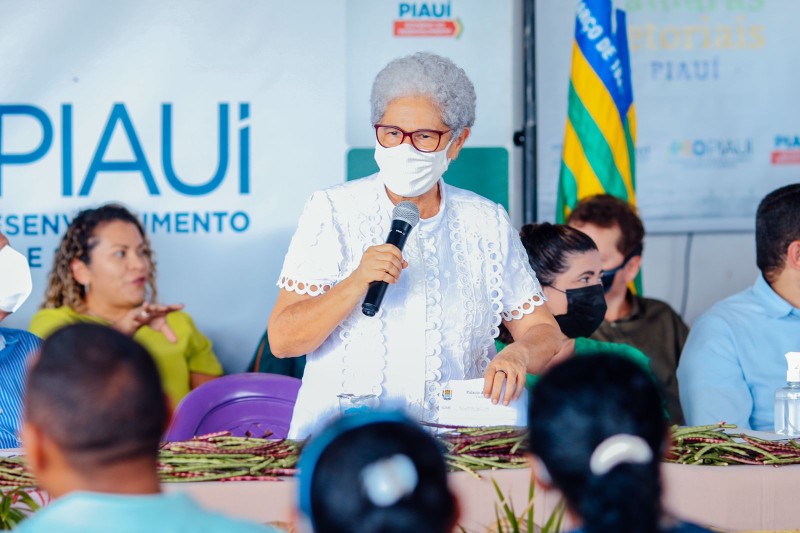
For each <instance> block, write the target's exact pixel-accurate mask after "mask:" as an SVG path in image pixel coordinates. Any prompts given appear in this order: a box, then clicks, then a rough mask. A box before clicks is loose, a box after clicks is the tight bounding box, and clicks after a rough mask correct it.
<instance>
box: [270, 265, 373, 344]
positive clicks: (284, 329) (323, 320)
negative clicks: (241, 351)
mask: <svg viewBox="0 0 800 533" xmlns="http://www.w3.org/2000/svg"><path fill="white" fill-rule="evenodd" d="M367 287H368V285H367V286H364V285H363V283H359V282H358V280H356V279H354V278H353V277H352V276H351V277H348V278H346V279H344V280H342V282H341V283H338V284H337V285H334V286H333V287H332V288H331V289H330V290H329V291H328V292H326V293H325V294H321V295H319V296H314V297H311V296H308V295H302V296H301V295H298V294H296V293H292V292H289V291H285V290H281V293H280V294H279V296H278V301H277V302H276V304H275V308H274V309H273V311H272V315H271V316H270V319H269V325H268V327H267V332H268V334H269V346H270V350H271V351H272V353H273V354H274V355H275V357H280V358H284V357H298V356H300V355H304V354H307V353H309V352H312V351H314V350H315V349H317V348H318V347H319V346H320V345H321V344H322V343H323V342H324V341H325V339H327V338H328V336H329V335H330V334H331V332H333V330H334V329H336V327H337V326H338V325H339V324H341V323H342V321H343V320H344V319H345V318H346V317H347V315H349V314H350V313H351V312H352V311H353V308H355V306H356V305H358V303H359V302H360V301H361V298H362V297H363V296H364V294H365V293H366V289H367Z"/></svg>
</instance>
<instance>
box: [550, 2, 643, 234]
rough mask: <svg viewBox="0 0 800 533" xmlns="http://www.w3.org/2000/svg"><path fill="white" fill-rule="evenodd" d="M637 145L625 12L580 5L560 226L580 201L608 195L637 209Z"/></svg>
mask: <svg viewBox="0 0 800 533" xmlns="http://www.w3.org/2000/svg"><path fill="white" fill-rule="evenodd" d="M612 15H613V16H614V19H615V22H616V28H615V27H614V25H612ZM635 143H636V118H635V111H634V106H633V88H632V85H631V72H630V57H629V54H628V32H627V28H626V25H625V12H624V11H622V10H620V9H617V10H614V9H613V6H612V0H586V1H584V2H580V3H579V4H578V12H577V15H576V17H575V43H574V44H573V48H572V73H571V76H570V83H569V109H568V113H567V129H566V132H565V134H564V151H563V153H562V156H561V172H560V176H559V182H558V205H557V207H556V219H557V221H558V222H559V223H564V221H565V220H566V219H567V217H568V216H569V214H570V212H571V211H572V209H573V208H574V207H575V204H576V203H578V200H580V199H582V198H585V197H587V196H593V195H595V194H602V193H606V194H610V195H613V196H616V197H618V198H622V199H623V200H626V201H627V202H628V203H630V204H631V205H634V206H635V205H636V199H635V196H634V192H635V189H636V161H635V155H636V154H635V151H634V146H635Z"/></svg>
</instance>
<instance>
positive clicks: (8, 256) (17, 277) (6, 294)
mask: <svg viewBox="0 0 800 533" xmlns="http://www.w3.org/2000/svg"><path fill="white" fill-rule="evenodd" d="M31 289H33V283H31V269H30V267H28V260H27V259H26V258H25V256H24V255H22V254H21V253H19V252H18V251H16V250H14V249H13V248H12V247H11V246H8V245H6V246H4V247H3V248H2V249H0V311H5V312H6V313H13V312H14V311H16V310H17V309H19V308H20V307H21V306H22V304H23V303H25V300H27V299H28V296H30V294H31Z"/></svg>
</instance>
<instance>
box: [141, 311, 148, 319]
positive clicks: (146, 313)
mask: <svg viewBox="0 0 800 533" xmlns="http://www.w3.org/2000/svg"><path fill="white" fill-rule="evenodd" d="M139 316H140V317H141V318H150V313H148V312H147V311H142V312H141V313H139Z"/></svg>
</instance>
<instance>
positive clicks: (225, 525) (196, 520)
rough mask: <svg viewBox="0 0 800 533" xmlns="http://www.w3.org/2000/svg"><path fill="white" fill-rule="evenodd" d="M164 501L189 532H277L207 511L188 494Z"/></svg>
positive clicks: (171, 496)
mask: <svg viewBox="0 0 800 533" xmlns="http://www.w3.org/2000/svg"><path fill="white" fill-rule="evenodd" d="M163 499H164V501H165V502H169V503H170V504H171V508H172V509H174V510H175V512H176V516H174V517H173V518H177V519H179V520H180V521H181V523H182V524H184V525H186V526H189V527H187V531H188V530H191V531H196V532H199V533H203V532H212V531H225V532H228V533H258V532H261V533H270V532H277V530H276V529H274V528H272V527H269V526H262V525H260V524H257V523H255V522H250V521H247V520H242V519H240V518H234V517H230V516H227V515H224V514H222V513H218V512H216V511H212V510H209V509H205V508H204V507H202V506H201V505H200V504H198V503H197V502H196V501H195V500H194V499H193V498H191V497H189V496H188V495H186V494H175V493H173V494H169V495H164V496H163Z"/></svg>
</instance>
